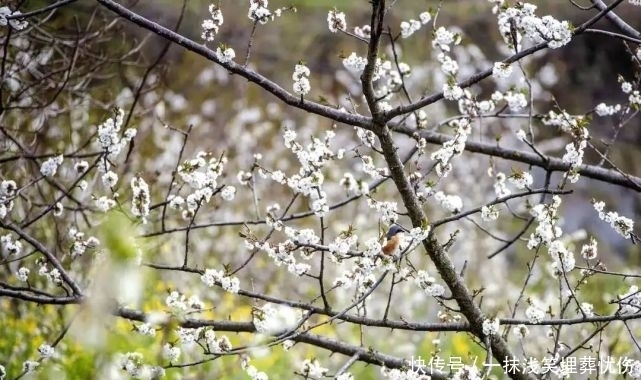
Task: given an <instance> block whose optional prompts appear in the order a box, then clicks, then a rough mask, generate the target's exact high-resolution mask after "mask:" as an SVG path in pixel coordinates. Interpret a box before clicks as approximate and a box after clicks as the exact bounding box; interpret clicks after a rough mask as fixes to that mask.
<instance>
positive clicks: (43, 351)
mask: <svg viewBox="0 0 641 380" xmlns="http://www.w3.org/2000/svg"><path fill="white" fill-rule="evenodd" d="M38 353H39V354H40V357H41V358H42V359H50V358H51V357H53V355H54V354H55V353H56V350H55V349H54V348H53V347H52V346H51V345H49V344H46V343H43V344H41V345H40V346H39V347H38Z"/></svg>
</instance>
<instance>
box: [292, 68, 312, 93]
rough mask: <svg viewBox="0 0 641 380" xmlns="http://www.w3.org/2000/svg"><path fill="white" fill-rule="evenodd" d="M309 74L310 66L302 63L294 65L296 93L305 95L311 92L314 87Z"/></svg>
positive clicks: (293, 76) (293, 75)
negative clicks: (310, 82)
mask: <svg viewBox="0 0 641 380" xmlns="http://www.w3.org/2000/svg"><path fill="white" fill-rule="evenodd" d="M309 74H310V71H309V68H308V67H307V66H305V65H303V64H302V63H299V64H297V65H296V66H294V74H292V79H293V80H294V85H293V89H294V94H296V95H300V96H303V95H307V93H309V91H310V90H311V89H312V87H311V85H310V84H309Z"/></svg>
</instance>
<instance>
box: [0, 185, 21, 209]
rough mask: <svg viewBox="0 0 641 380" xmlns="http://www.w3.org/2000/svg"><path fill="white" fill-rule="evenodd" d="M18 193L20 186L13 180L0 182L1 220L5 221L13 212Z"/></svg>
mask: <svg viewBox="0 0 641 380" xmlns="http://www.w3.org/2000/svg"><path fill="white" fill-rule="evenodd" d="M17 192H18V185H17V184H16V181H13V180H7V179H5V180H2V182H0V219H4V218H5V217H6V216H7V214H8V213H10V212H11V210H13V205H14V203H13V199H14V198H15V197H16V194H17Z"/></svg>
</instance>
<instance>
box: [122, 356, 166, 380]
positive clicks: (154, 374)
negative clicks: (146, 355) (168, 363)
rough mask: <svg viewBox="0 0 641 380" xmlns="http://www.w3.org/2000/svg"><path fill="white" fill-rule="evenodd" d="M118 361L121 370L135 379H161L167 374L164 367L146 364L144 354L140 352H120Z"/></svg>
mask: <svg viewBox="0 0 641 380" xmlns="http://www.w3.org/2000/svg"><path fill="white" fill-rule="evenodd" d="M116 363H117V365H118V368H119V369H120V370H123V371H125V372H126V373H127V375H129V376H131V377H132V378H134V379H159V378H161V377H164V376H165V370H164V368H162V367H157V366H150V365H147V364H145V363H144V361H143V356H142V354H141V353H138V352H127V353H126V354H119V355H118V358H117V360H116Z"/></svg>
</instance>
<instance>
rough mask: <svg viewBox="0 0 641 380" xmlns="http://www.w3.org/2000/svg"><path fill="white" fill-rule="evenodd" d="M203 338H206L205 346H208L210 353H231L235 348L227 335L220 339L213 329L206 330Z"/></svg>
mask: <svg viewBox="0 0 641 380" xmlns="http://www.w3.org/2000/svg"><path fill="white" fill-rule="evenodd" d="M202 336H203V337H204V338H205V344H206V345H207V348H208V349H209V352H212V353H214V354H219V353H223V352H229V351H231V350H232V349H233V346H232V344H231V342H230V340H229V338H228V337H227V335H221V336H220V337H219V336H217V335H216V332H215V331H214V330H213V329H211V328H208V329H206V330H205V332H204V333H203V334H202Z"/></svg>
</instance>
